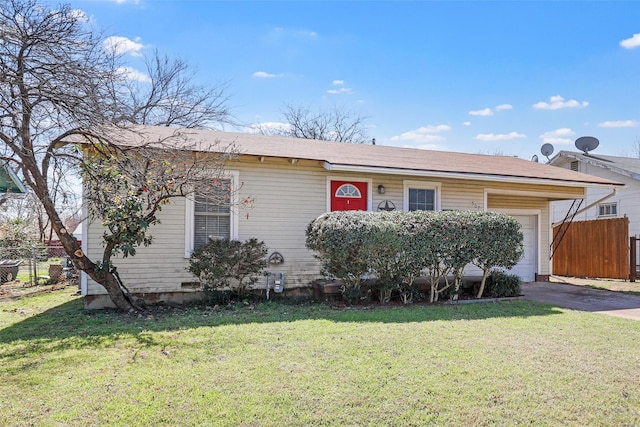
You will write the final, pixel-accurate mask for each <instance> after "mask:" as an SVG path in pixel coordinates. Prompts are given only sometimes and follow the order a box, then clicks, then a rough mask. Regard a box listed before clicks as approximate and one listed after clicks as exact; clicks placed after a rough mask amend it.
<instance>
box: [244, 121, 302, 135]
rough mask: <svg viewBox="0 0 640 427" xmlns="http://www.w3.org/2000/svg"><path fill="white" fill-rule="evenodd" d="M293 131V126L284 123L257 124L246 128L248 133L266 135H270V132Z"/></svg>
mask: <svg viewBox="0 0 640 427" xmlns="http://www.w3.org/2000/svg"><path fill="white" fill-rule="evenodd" d="M289 129H291V125H290V124H289V123H282V122H262V123H256V124H253V125H251V126H249V127H247V128H246V130H247V132H248V133H265V134H267V135H268V134H269V133H270V132H274V133H277V132H282V131H287V130H289Z"/></svg>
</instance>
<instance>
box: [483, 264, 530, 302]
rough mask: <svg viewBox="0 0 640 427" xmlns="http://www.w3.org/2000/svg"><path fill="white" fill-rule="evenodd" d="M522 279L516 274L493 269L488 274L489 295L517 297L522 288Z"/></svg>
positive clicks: (487, 286)
mask: <svg viewBox="0 0 640 427" xmlns="http://www.w3.org/2000/svg"><path fill="white" fill-rule="evenodd" d="M521 284H522V281H521V280H520V277H518V276H516V275H515V274H507V273H505V272H504V271H500V270H492V271H491V273H489V275H488V276H487V284H486V288H487V289H486V290H487V295H488V296H490V297H494V298H504V297H517V296H519V295H520V293H521V291H522V289H521V286H520V285H521Z"/></svg>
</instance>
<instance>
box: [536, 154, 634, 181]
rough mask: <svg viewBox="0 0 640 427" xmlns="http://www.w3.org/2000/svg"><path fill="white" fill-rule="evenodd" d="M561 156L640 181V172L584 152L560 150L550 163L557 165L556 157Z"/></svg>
mask: <svg viewBox="0 0 640 427" xmlns="http://www.w3.org/2000/svg"><path fill="white" fill-rule="evenodd" d="M561 157H564V158H567V159H573V160H577V161H579V162H583V163H586V164H589V165H592V166H597V167H599V168H602V169H605V170H609V171H611V172H614V173H617V174H620V175H622V176H626V177H628V178H631V179H635V180H637V181H640V174H638V173H637V172H634V171H630V170H628V169H625V168H621V167H618V166H612V165H607V164H604V163H602V162H600V161H598V160H596V159H594V158H592V157H590V156H588V155H584V154H576V153H572V152H570V151H560V152H559V153H558V154H557V155H556V156H555V157H553V158H552V159H551V160H550V161H549V164H550V165H553V166H555V163H557V161H556V159H560V158H561Z"/></svg>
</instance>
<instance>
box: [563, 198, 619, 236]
mask: <svg viewBox="0 0 640 427" xmlns="http://www.w3.org/2000/svg"><path fill="white" fill-rule="evenodd" d="M616 194H618V189H617V188H614V189H613V193H611V194H607V195H606V196H604V197H603V198H601V199H599V200H596V201H595V202H593V203H591V204H589V205H587V206H585V207H584V208H582V209H579V210H577V211H576V213H575V214H573V216H574V217H575V216H576V215H578V214H581V213H582V212H584V211H586V210H589V209H591V208H592V207H594V206H595V205H597V204H599V203H602V202H604V201H605V200H607V199H609V198H611V197H613V196H615V195H616ZM561 223H562V222H555V223H553V224H551V228H553V227H555V226H556V225H558V224H561Z"/></svg>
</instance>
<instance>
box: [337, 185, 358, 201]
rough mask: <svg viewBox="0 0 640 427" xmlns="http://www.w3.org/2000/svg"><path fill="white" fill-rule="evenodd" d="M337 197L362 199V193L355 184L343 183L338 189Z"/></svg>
mask: <svg viewBox="0 0 640 427" xmlns="http://www.w3.org/2000/svg"><path fill="white" fill-rule="evenodd" d="M336 197H348V198H351V199H360V198H362V194H361V193H360V190H358V188H357V187H356V186H355V185H353V184H342V185H341V186H340V187H338V189H337V190H336Z"/></svg>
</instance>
